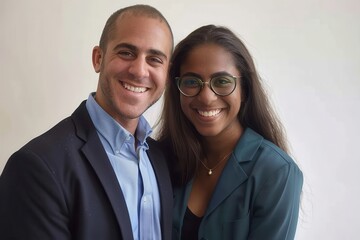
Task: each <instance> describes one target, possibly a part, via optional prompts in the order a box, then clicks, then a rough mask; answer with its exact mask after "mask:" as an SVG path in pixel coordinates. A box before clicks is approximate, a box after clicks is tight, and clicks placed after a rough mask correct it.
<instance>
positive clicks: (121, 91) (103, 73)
mask: <svg viewBox="0 0 360 240" xmlns="http://www.w3.org/2000/svg"><path fill="white" fill-rule="evenodd" d="M110 36H111V37H110V38H109V41H108V44H107V46H106V51H105V52H104V51H102V50H101V49H100V48H99V47H95V48H94V50H93V65H94V69H95V71H96V72H99V73H100V75H99V84H98V89H97V92H96V101H97V102H98V103H99V105H100V106H101V107H102V108H103V109H104V110H105V111H106V112H107V113H108V114H110V115H111V116H112V117H113V118H114V119H115V120H116V121H117V122H119V123H120V124H121V125H122V126H123V127H124V128H126V129H127V130H128V131H129V132H131V133H134V131H135V129H136V126H137V123H138V118H139V116H140V115H141V114H143V113H144V112H145V110H147V109H148V108H149V107H150V106H151V105H152V104H154V103H155V102H156V101H157V100H158V99H159V98H160V96H161V95H162V93H163V91H164V88H165V83H166V78H167V70H168V66H169V60H170V55H171V49H172V37H171V33H170V30H169V28H168V27H167V25H166V23H164V22H161V21H160V20H159V19H155V18H149V17H145V16H134V15H132V14H123V15H122V16H120V17H119V18H118V19H117V21H116V26H115V28H114V30H113V32H112V33H111V34H110Z"/></svg>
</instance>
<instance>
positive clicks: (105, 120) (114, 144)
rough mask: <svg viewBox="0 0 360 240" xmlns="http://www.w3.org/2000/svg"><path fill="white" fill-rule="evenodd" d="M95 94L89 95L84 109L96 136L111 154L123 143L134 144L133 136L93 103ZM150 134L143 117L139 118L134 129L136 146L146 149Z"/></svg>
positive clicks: (150, 131)
mask: <svg viewBox="0 0 360 240" xmlns="http://www.w3.org/2000/svg"><path fill="white" fill-rule="evenodd" d="M94 97H95V93H91V94H90V95H89V97H88V100H87V101H86V108H87V110H88V112H89V115H90V117H91V120H92V121H93V123H94V125H95V128H96V130H97V132H98V134H100V135H102V137H103V138H104V139H105V140H106V141H107V143H108V144H109V146H110V147H111V149H112V150H113V152H115V149H119V147H121V146H122V145H123V144H124V143H125V142H130V143H134V141H135V139H134V136H133V135H132V134H131V133H130V132H129V131H127V130H126V129H125V128H123V127H122V126H121V125H120V124H119V123H118V122H117V121H115V119H113V118H112V117H111V116H110V115H109V114H108V113H107V112H105V111H104V109H102V107H100V105H99V104H98V103H97V102H96V101H95V98H94ZM151 133H152V129H151V127H150V125H149V123H148V122H147V121H146V119H145V117H144V116H140V118H139V123H138V126H137V128H136V138H137V141H138V146H144V147H145V148H146V149H148V144H147V143H146V138H147V137H149V136H150V135H151Z"/></svg>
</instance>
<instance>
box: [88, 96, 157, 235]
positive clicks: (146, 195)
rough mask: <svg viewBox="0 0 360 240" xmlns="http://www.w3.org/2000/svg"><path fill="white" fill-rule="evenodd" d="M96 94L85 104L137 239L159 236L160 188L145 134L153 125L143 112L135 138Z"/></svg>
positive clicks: (148, 132) (147, 133)
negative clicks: (148, 153) (110, 166)
mask: <svg viewBox="0 0 360 240" xmlns="http://www.w3.org/2000/svg"><path fill="white" fill-rule="evenodd" d="M94 96H95V94H94V93H92V94H90V95H89V97H88V100H87V102H86V108H87V110H88V112H89V114H90V117H91V120H92V121H93V123H94V125H95V128H96V130H97V133H98V135H99V137H100V140H101V142H102V144H103V147H104V149H105V151H106V153H107V155H108V157H109V160H110V162H111V165H112V167H113V169H114V172H115V174H116V177H117V179H118V181H119V184H120V186H121V190H122V192H123V194H124V197H125V201H126V204H127V208H128V211H129V215H130V221H131V226H132V231H133V235H134V239H135V240H138V239H141V240H143V239H156V240H158V239H159V240H160V239H161V227H160V196H159V189H158V185H157V181H156V177H155V173H154V170H153V168H152V165H151V163H150V161H149V158H148V156H147V154H146V150H148V149H149V147H148V144H147V143H146V138H147V137H148V136H149V135H150V134H151V132H152V129H151V127H150V125H149V123H148V122H147V121H146V119H145V118H144V117H143V116H141V117H140V119H139V124H138V127H137V129H136V138H135V137H134V136H133V135H132V134H131V133H129V132H128V131H127V130H126V129H124V128H123V127H122V126H121V125H120V124H119V123H117V122H116V121H115V120H114V119H113V118H112V117H111V116H110V115H109V114H108V113H106V112H105V111H104V110H103V109H102V108H101V107H100V106H99V105H98V103H97V102H96V101H95V99H94ZM135 141H137V144H135ZM135 145H136V146H137V147H136V149H135Z"/></svg>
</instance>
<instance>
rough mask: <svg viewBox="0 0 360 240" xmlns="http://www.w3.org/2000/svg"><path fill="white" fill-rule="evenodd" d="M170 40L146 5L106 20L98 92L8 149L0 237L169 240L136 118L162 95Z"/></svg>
mask: <svg viewBox="0 0 360 240" xmlns="http://www.w3.org/2000/svg"><path fill="white" fill-rule="evenodd" d="M172 48H173V35H172V32H171V29H170V26H169V24H168V23H167V21H166V19H165V18H164V17H163V16H162V15H161V13H160V12H158V11H157V10H156V9H154V8H152V7H150V6H147V5H134V6H130V7H127V8H124V9H120V10H118V11H117V12H115V13H114V14H113V15H112V16H111V17H110V18H109V19H108V21H107V23H106V25H105V27H104V30H103V33H102V36H101V39H100V44H99V46H96V47H95V48H94V49H93V54H92V60H93V66H94V69H95V71H96V72H97V73H99V82H98V88H97V91H96V93H92V94H90V96H89V97H88V99H87V101H84V102H83V103H81V105H80V106H79V107H78V109H76V110H75V112H74V113H73V114H72V115H71V116H70V117H68V118H66V119H64V120H63V121H61V122H60V123H59V124H57V125H56V126H55V127H53V128H52V129H50V130H49V131H47V132H46V133H45V134H43V135H41V136H39V137H37V138H35V139H33V140H32V141H30V142H29V143H28V144H26V145H25V146H24V147H23V148H21V149H20V150H19V151H17V152H16V153H14V154H13V155H12V156H11V157H10V159H9V161H8V163H7V165H6V166H5V168H4V170H3V173H2V175H1V177H0V238H1V239H36V240H39V239H76V240H80V239H84V240H85V239H86V240H89V239H99V240H100V239H101V240H106V239H129V240H130V239H156V240H158V239H170V238H171V236H170V235H171V219H172V190H171V183H170V178H169V173H168V170H167V167H166V163H165V159H164V157H163V155H162V153H161V152H160V151H159V150H158V147H157V145H156V142H154V141H153V140H152V139H150V138H148V137H149V135H150V133H151V128H150V126H149V124H148V123H147V121H146V120H145V119H144V117H143V116H142V114H143V113H144V111H145V110H146V109H148V108H149V107H150V106H151V105H152V104H153V103H155V102H156V101H157V100H158V99H159V98H160V96H161V94H162V92H163V90H164V88H165V83H166V76H167V69H168V65H169V59H170V55H171V52H172Z"/></svg>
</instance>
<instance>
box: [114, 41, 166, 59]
mask: <svg viewBox="0 0 360 240" xmlns="http://www.w3.org/2000/svg"><path fill="white" fill-rule="evenodd" d="M119 48H127V49H129V50H131V51H134V52H138V51H139V48H138V47H136V46H134V45H132V44H130V43H119V44H118V45H116V46H115V47H114V50H115V51H116V50H118V49H119ZM147 53H149V54H151V55H156V56H159V57H163V58H165V59H168V56H167V55H166V54H165V53H163V52H162V51H160V50H157V49H149V50H148V51H147Z"/></svg>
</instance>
